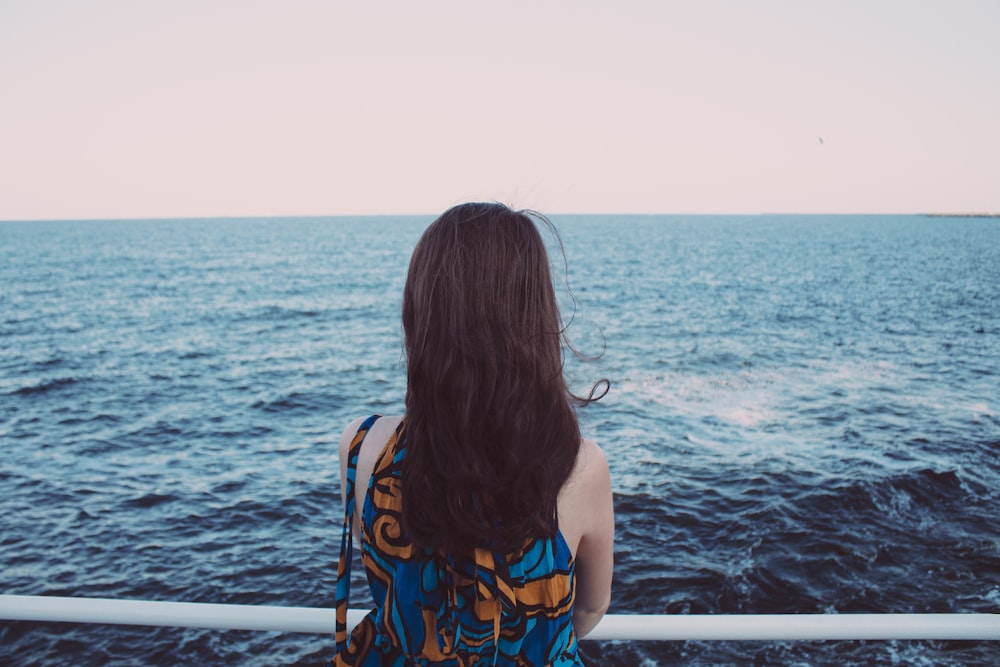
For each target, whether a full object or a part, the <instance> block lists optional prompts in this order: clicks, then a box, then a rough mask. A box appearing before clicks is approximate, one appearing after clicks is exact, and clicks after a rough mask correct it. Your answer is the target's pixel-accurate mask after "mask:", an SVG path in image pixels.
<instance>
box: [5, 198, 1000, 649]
mask: <svg viewBox="0 0 1000 667" xmlns="http://www.w3.org/2000/svg"><path fill="white" fill-rule="evenodd" d="M428 222H429V218H425V217H413V218H331V219H269V220H260V219H256V220H176V221H174V220H160V221H89V222H51V223H0V447H2V452H3V453H2V458H0V484H2V489H3V493H2V494H0V517H2V519H0V521H2V524H0V525H2V532H0V590H2V592H4V593H16V594H28V595H40V594H48V595H72V596H94V597H97V596H100V597H119V598H134V599H155V600H178V601H194V602H199V601H203V602H228V603H247V604H276V605H301V606H332V605H333V598H334V591H333V584H334V579H335V572H336V558H337V554H338V549H339V531H340V517H341V512H342V510H341V507H340V500H339V488H338V480H337V477H338V462H337V449H336V440H337V437H338V435H339V431H340V430H341V428H342V427H343V425H344V424H345V423H346V422H347V421H349V420H350V419H351V418H353V417H356V416H360V415H362V414H368V413H372V412H382V413H391V412H398V411H400V410H401V409H402V401H403V391H404V373H403V356H402V351H401V341H400V325H399V320H398V314H399V303H400V294H401V289H402V283H403V280H404V276H405V267H406V263H407V261H408V258H409V253H410V251H411V250H412V247H413V244H414V242H415V241H416V238H417V237H418V236H419V234H420V232H421V231H422V230H423V228H424V226H425V225H426V224H427V223H428ZM554 222H555V223H556V225H557V226H558V227H559V229H560V232H561V234H562V239H563V242H564V245H565V252H566V256H567V259H568V265H569V275H568V282H569V285H570V287H571V288H572V290H573V293H574V294H575V297H576V302H577V306H576V315H575V317H574V321H573V324H572V326H571V327H570V329H569V331H570V335H571V337H572V339H573V341H574V342H575V343H576V345H577V347H579V348H580V349H581V351H583V352H585V353H593V352H600V350H601V349H602V348H604V347H605V346H606V351H605V353H604V355H603V357H602V358H601V360H600V361H599V362H595V363H580V362H577V361H572V360H571V361H570V362H568V372H569V374H570V376H571V377H572V378H573V379H574V382H575V385H574V386H575V387H576V388H577V389H581V390H585V389H586V388H587V387H589V384H590V383H592V382H593V381H594V380H596V379H597V378H599V377H607V378H609V379H610V380H611V383H612V391H611V393H610V394H609V395H608V396H607V397H606V398H605V399H604V400H603V401H601V402H600V403H598V404H596V405H593V406H591V407H589V408H587V409H585V410H583V411H582V413H581V420H582V423H583V427H584V430H585V432H586V433H587V434H588V435H590V436H592V437H594V438H595V439H597V440H598V441H599V442H600V443H601V445H602V446H603V447H604V449H605V451H606V452H607V454H608V458H609V461H610V463H611V468H612V482H613V485H614V489H615V503H616V514H617V547H616V575H615V584H614V599H613V604H612V611H614V612H620V613H626V612H628V613H691V614H699V613H755V612H760V613H764V612H782V613H784V612H802V613H816V612H825V613H850V612H861V611H872V612H997V611H1000V503H998V500H1000V456H998V455H1000V416H998V402H1000V401H998V397H1000V224H998V223H997V221H996V220H977V219H928V218H921V217H872V216H839V217H818V216H810V217H791V216H756V217H635V216H624V217H611V216H587V217H565V216H564V217H559V216H556V217H555V218H554ZM556 264H557V273H558V274H559V275H560V276H561V277H566V276H565V271H564V270H563V267H562V263H561V259H559V261H557V262H556ZM562 301H563V302H564V303H565V304H566V307H567V309H571V308H572V303H573V301H572V299H571V297H570V296H569V295H568V294H565V293H564V294H563V295H562ZM567 315H568V313H567ZM598 327H599V328H598ZM355 575H356V577H357V578H358V580H359V582H360V579H361V577H362V574H361V572H360V569H359V568H357V567H356V568H355ZM354 591H355V593H356V596H355V598H354V599H353V605H352V606H355V607H361V606H365V605H367V604H368V601H367V600H365V599H364V597H363V595H362V594H363V593H364V592H365V591H366V589H365V588H364V587H363V586H361V585H360V583H359V584H358V585H356V586H355V587H354ZM331 632H332V628H331ZM332 644H333V642H332V637H331V636H312V635H303V634H279V633H248V632H221V631H213V630H193V629H192V630H183V629H172V628H170V629H153V628H142V627H107V626H81V625H52V624H36V623H24V622H0V663H2V664H4V665H7V664H10V665H43V664H45V665H48V664H52V663H53V662H57V661H58V662H69V663H73V664H78V665H107V664H114V665H131V664H163V663H167V662H173V663H178V664H212V665H215V664H217V665H228V664H237V663H239V664H249V665H275V664H302V665H305V664H321V663H322V661H323V660H324V659H325V658H326V657H328V654H329V652H330V649H331V648H332ZM584 652H585V655H586V656H587V657H588V658H589V661H588V664H592V665H640V664H642V665H657V664H660V665H673V664H685V665H715V664H754V665H798V664H814V665H867V664H886V665H890V664H916V665H980V664H981V665H993V664H997V663H998V662H1000V645H998V643H997V642H993V643H987V642H943V641H935V642H805V643H796V642H781V643H773V642H771V643H754V642H743V643H728V642H727V643H709V642H664V643H650V642H585V643H584Z"/></svg>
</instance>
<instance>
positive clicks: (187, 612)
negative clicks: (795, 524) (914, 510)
mask: <svg viewBox="0 0 1000 667" xmlns="http://www.w3.org/2000/svg"><path fill="white" fill-rule="evenodd" d="M366 613H367V612H366V611H364V610H358V609H352V610H350V611H348V613H347V624H348V626H349V627H353V626H354V625H355V624H356V623H358V621H360V620H361V619H362V618H363V617H364V615H365V614H366ZM0 619H6V620H20V621H51V622H70V623H102V624H122V625H161V626H174V627H189V628H217V629H228V630H270V631H277V632H307V633H312V634H332V633H333V627H334V611H333V609H322V608H316V607H265V606H253V605H238V604H207V603H193V602H153V601H150V600H112V599H107V598H72V597H51V596H37V595H0ZM587 639H626V640H689V639H690V640H765V641H783V640H828V639H846V640H853V639H969V640H1000V614H698V615H645V614H608V615H606V616H605V617H604V619H602V620H601V622H600V623H599V624H598V625H597V627H596V628H594V630H593V631H591V633H590V634H589V635H587Z"/></svg>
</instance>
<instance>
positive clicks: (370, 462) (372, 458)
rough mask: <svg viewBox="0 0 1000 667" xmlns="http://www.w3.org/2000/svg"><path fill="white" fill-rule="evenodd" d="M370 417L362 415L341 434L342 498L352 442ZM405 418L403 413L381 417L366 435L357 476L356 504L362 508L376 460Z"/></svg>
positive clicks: (359, 456)
mask: <svg viewBox="0 0 1000 667" xmlns="http://www.w3.org/2000/svg"><path fill="white" fill-rule="evenodd" d="M366 419H368V417H360V418H358V419H355V420H354V421H352V422H350V423H349V424H348V425H347V427H346V428H344V431H343V433H341V434H340V490H341V491H340V492H341V499H342V500H344V497H343V494H344V491H345V490H346V486H347V485H346V479H347V460H348V457H349V456H350V452H351V443H352V442H354V438H355V437H356V436H357V434H358V429H359V428H361V425H362V424H363V423H364V422H365V420H366ZM402 420H403V417H402V416H401V415H397V416H391V417H379V418H378V419H377V420H376V421H375V423H374V424H372V425H371V428H370V429H369V430H368V434H367V435H366V436H365V440H364V442H363V443H362V445H361V451H360V452H358V463H357V473H356V477H355V493H356V506H357V507H358V509H359V510H360V508H361V507H363V505H364V493H365V490H366V489H367V488H368V479H369V478H370V477H371V474H372V470H373V469H374V468H375V462H376V461H377V460H378V456H379V454H380V453H382V450H383V449H384V448H385V445H386V443H387V442H389V438H390V437H391V436H392V434H393V433H394V432H395V431H396V428H397V427H398V426H399V423H400V422H401V421H402Z"/></svg>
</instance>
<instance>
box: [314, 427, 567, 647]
mask: <svg viewBox="0 0 1000 667" xmlns="http://www.w3.org/2000/svg"><path fill="white" fill-rule="evenodd" d="M387 421H388V422H389V424H390V425H392V424H395V428H394V430H393V433H392V434H391V435H390V436H389V438H388V441H387V442H386V444H385V445H384V447H381V448H380V449H381V451H380V452H379V455H378V456H377V457H376V460H375V461H374V465H373V466H372V468H371V472H370V473H368V476H367V481H366V480H365V478H364V473H362V476H361V477H360V478H359V477H356V475H357V474H358V473H357V471H358V460H359V459H360V458H361V457H362V452H363V451H364V454H365V456H366V458H367V457H370V456H371V454H370V452H371V451H372V450H373V449H374V448H375V447H377V446H378V445H380V444H381V439H379V438H377V437H373V438H372V440H371V441H369V442H367V443H366V442H365V440H366V436H368V435H369V433H370V431H371V429H372V426H373V425H374V424H376V423H377V417H370V418H368V419H366V420H365V421H364V422H363V423H362V424H361V425H360V426H359V428H358V429H357V432H356V434H355V435H354V437H353V438H351V439H350V442H349V444H348V451H347V452H346V454H347V455H346V456H345V460H346V480H347V484H346V485H345V492H348V493H350V492H355V493H356V492H357V487H360V486H361V485H362V484H364V485H365V486H364V487H362V488H365V489H366V490H365V492H364V495H363V496H362V497H363V498H364V500H363V504H362V507H363V511H362V512H361V524H362V527H361V531H360V532H361V539H362V547H361V548H362V560H363V562H364V565H365V569H366V574H367V577H368V581H369V587H370V589H371V594H372V597H373V599H374V600H375V601H376V604H377V607H376V609H375V610H374V611H373V612H372V613H371V614H369V615H368V616H367V617H366V618H365V620H364V621H363V622H362V623H361V624H360V625H359V626H358V627H357V628H355V630H354V632H353V634H352V637H351V642H350V649H349V650H348V651H346V652H344V653H342V655H341V656H339V657H338V659H337V661H335V663H334V664H356V665H383V664H384V665H397V664H398V665H404V664H427V665H433V664H442V665H447V664H451V665H477V664H484V665H565V666H569V665H579V664H581V663H580V662H579V658H578V656H577V640H576V634H575V632H574V630H573V618H572V611H573V601H574V593H575V563H574V559H573V554H572V552H571V550H570V547H569V545H568V544H567V543H566V540H565V539H564V538H563V536H562V534H561V533H560V532H558V530H557V531H556V534H555V535H554V536H553V537H551V538H536V539H530V540H528V541H527V542H526V543H525V545H524V547H523V548H522V549H520V550H518V551H517V552H514V553H508V554H501V553H499V552H490V551H488V550H485V549H476V550H475V551H474V553H473V554H470V555H469V556H465V557H455V556H444V555H441V554H439V553H435V552H433V551H429V550H426V549H419V548H417V547H415V546H414V544H413V542H412V540H411V539H410V538H409V536H408V534H407V533H406V531H405V528H404V527H403V526H402V524H401V522H400V514H401V509H402V501H403V498H402V496H401V470H402V462H403V460H404V458H405V455H406V446H405V427H404V425H403V423H402V422H401V421H399V420H398V419H392V420H387ZM384 428H385V427H384V426H383V427H382V429H379V430H381V431H382V432H383V434H384ZM374 435H376V436H377V435H380V434H379V433H376V434H374ZM364 445H367V447H365V446H364ZM351 487H355V488H351ZM349 497H350V496H349ZM354 497H355V498H356V497H357V496H354ZM348 504H352V503H348ZM353 521H354V518H352V516H350V515H348V516H347V517H346V521H345V539H349V534H348V533H346V531H349V530H351V528H350V526H349V524H350V523H352V522H353ZM348 557H349V556H348V554H346V553H343V554H342V562H345V563H346V562H348V561H347V558H348ZM338 576H339V575H338ZM339 579H340V581H345V582H346V581H348V579H347V578H346V577H340V576H339ZM341 593H343V594H344V595H345V601H346V591H338V612H340V611H341V609H345V610H346V602H345V605H340V604H339V602H340V600H339V598H340V594H341ZM345 634H346V633H345ZM344 639H346V636H344V637H343V638H341V636H340V634H339V633H338V646H340V645H341V642H342V641H343V640H344Z"/></svg>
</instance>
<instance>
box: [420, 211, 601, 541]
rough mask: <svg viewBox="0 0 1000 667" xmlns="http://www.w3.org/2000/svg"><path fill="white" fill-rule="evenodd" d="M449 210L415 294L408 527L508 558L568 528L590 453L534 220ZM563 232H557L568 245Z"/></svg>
mask: <svg viewBox="0 0 1000 667" xmlns="http://www.w3.org/2000/svg"><path fill="white" fill-rule="evenodd" d="M532 216H534V217H535V219H537V220H538V221H539V222H541V223H543V224H546V225H548V226H549V228H550V229H552V231H553V232H554V231H555V230H554V229H553V228H552V227H551V224H550V223H548V221H547V220H546V219H545V218H543V217H542V216H539V215H538V214H534V213H530V214H529V213H525V212H516V211H512V210H511V209H509V208H507V207H506V206H504V205H502V204H482V203H471V204H462V205H460V206H456V207H454V208H452V209H449V210H448V211H446V212H445V213H444V214H442V215H441V216H440V217H439V218H438V219H437V220H435V221H434V222H433V223H432V224H431V225H430V227H428V228H427V230H426V231H425V232H424V234H423V236H422V237H421V238H420V241H419V242H418V243H417V246H416V249H415V250H414V251H413V256H412V258H411V260H410V268H409V272H408V275H407V279H406V287H405V289H404V291H403V329H404V333H405V342H406V353H407V389H406V426H405V436H406V457H405V458H404V459H403V464H402V465H403V468H402V485H403V488H402V495H403V499H404V500H403V504H402V511H403V516H402V519H403V525H404V527H405V529H406V531H407V532H408V533H409V535H410V537H411V539H412V540H413V542H414V543H415V544H416V545H417V546H420V547H425V548H431V549H436V550H440V551H443V552H446V553H467V552H470V551H471V550H472V549H474V548H475V547H485V548H490V549H496V550H501V551H505V552H509V551H514V550H516V549H518V548H520V547H522V546H523V545H524V543H525V541H526V540H527V539H529V538H532V537H544V536H552V535H554V534H555V531H556V498H557V496H558V494H559V490H560V489H561V488H562V486H563V483H564V482H565V481H566V479H567V478H568V477H569V475H570V473H571V472H572V470H573V466H574V464H575V462H576V456H577V452H578V450H579V447H580V429H579V426H578V424H577V419H576V413H575V410H574V403H577V402H580V401H582V402H589V401H591V400H595V399H594V391H593V390H592V391H591V395H590V397H588V398H586V399H579V398H576V397H574V396H573V395H572V394H571V393H570V391H569V389H568V388H567V385H566V382H565V379H564V378H563V365H562V344H561V342H562V331H563V327H562V324H561V321H560V317H559V309H558V306H557V303H556V297H555V291H554V289H553V285H552V279H551V273H550V270H549V259H548V255H547V253H546V251H545V245H544V243H543V241H542V237H541V235H540V234H539V232H538V229H537V228H536V226H535V223H534V221H533V219H532ZM557 238H558V237H557Z"/></svg>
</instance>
